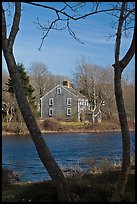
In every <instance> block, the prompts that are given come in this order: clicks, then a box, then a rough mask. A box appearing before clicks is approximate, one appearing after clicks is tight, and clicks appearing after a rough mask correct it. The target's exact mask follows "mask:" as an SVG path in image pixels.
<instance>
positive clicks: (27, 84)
mask: <svg viewBox="0 0 137 204" xmlns="http://www.w3.org/2000/svg"><path fill="white" fill-rule="evenodd" d="M17 67H18V69H19V73H20V77H21V80H22V84H23V88H24V91H25V95H26V97H27V99H28V101H29V103H30V105H31V106H33V107H35V97H34V96H33V92H34V88H33V87H32V85H31V84H30V81H29V76H28V75H27V72H26V71H25V68H24V65H23V64H22V63H18V64H17ZM6 85H7V86H8V89H7V91H8V92H9V93H10V94H11V95H14V84H13V83H12V80H11V78H9V79H8V82H7V83H6Z"/></svg>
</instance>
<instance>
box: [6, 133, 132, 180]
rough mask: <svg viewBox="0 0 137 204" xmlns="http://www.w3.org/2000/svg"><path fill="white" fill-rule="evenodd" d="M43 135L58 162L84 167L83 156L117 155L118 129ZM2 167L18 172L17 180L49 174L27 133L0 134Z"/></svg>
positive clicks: (43, 177) (112, 157)
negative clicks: (0, 135)
mask: <svg viewBox="0 0 137 204" xmlns="http://www.w3.org/2000/svg"><path fill="white" fill-rule="evenodd" d="M43 136H44V139H45V141H46V143H47V145H48V147H49V149H50V151H51V153H52V154H53V156H54V158H55V160H56V161H57V163H58V165H59V166H60V167H63V168H71V167H72V166H76V165H78V166H80V167H81V168H82V169H83V170H87V169H88V164H87V162H86V160H87V159H91V158H92V159H98V158H107V159H108V160H110V161H114V160H117V159H118V160H119V159H121V155H122V139H121V133H116V132H115V133H81V134H79V133H77V134H76V133H75V134H65V133H63V134H46V135H43ZM130 138H131V151H133V152H134V151H135V133H134V132H131V133H130ZM2 165H3V167H6V168H9V169H13V170H15V171H18V172H20V173H21V174H22V175H21V177H20V180H21V181H42V180H49V179H50V177H49V175H48V173H47V171H46V170H45V167H44V166H43V164H42V162H41V160H40V159H39V157H38V154H37V151H36V149H35V145H34V144H33V142H32V139H31V137H30V136H29V135H22V136H21V135H20V136H11V135H10V136H3V137H2Z"/></svg>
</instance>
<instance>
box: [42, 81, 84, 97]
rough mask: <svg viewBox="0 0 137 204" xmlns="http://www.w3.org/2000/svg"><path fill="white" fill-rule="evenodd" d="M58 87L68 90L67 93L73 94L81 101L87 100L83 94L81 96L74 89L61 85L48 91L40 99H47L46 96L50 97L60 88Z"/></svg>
mask: <svg viewBox="0 0 137 204" xmlns="http://www.w3.org/2000/svg"><path fill="white" fill-rule="evenodd" d="M58 87H62V88H64V89H66V90H67V91H69V92H71V93H72V94H73V95H74V96H76V97H78V98H80V99H87V98H86V97H85V96H84V95H83V94H81V93H80V92H79V91H78V90H76V89H74V88H73V87H67V86H63V85H61V84H59V85H57V86H55V87H54V88H53V89H51V90H50V91H48V92H47V93H46V94H45V95H44V96H42V97H41V98H40V99H41V100H42V98H43V97H45V96H46V95H48V94H49V93H50V92H52V91H53V90H54V89H56V88H58Z"/></svg>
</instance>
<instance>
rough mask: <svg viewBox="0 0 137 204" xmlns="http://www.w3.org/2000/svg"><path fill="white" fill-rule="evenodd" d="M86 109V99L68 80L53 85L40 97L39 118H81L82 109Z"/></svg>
mask: <svg viewBox="0 0 137 204" xmlns="http://www.w3.org/2000/svg"><path fill="white" fill-rule="evenodd" d="M86 109H88V99H87V98H86V97H85V96H84V95H82V94H81V93H79V92H78V91H77V90H75V89H74V88H73V87H72V86H71V84H70V82H69V81H63V84H59V85H57V86H55V87H54V88H53V89H52V90H50V91H49V92H48V93H46V94H45V95H44V96H43V97H41V118H42V119H48V118H55V119H61V120H73V119H75V120H78V121H80V120H81V115H82V113H83V111H84V110H86Z"/></svg>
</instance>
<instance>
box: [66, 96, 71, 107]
mask: <svg viewBox="0 0 137 204" xmlns="http://www.w3.org/2000/svg"><path fill="white" fill-rule="evenodd" d="M67 105H69V106H71V98H67Z"/></svg>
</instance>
